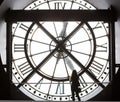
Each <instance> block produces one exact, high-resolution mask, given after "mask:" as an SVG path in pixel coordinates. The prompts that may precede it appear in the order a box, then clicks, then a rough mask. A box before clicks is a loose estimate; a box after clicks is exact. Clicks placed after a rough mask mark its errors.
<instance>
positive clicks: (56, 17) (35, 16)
mask: <svg viewBox="0 0 120 102" xmlns="http://www.w3.org/2000/svg"><path fill="white" fill-rule="evenodd" d="M116 20H117V18H116V14H115V13H114V12H113V10H8V11H7V13H6V16H5V21H6V22H17V21H106V22H110V21H116Z"/></svg>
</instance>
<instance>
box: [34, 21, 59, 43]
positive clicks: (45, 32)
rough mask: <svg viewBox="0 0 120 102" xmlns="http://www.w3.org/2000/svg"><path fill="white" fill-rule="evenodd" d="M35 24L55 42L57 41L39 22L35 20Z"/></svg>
mask: <svg viewBox="0 0 120 102" xmlns="http://www.w3.org/2000/svg"><path fill="white" fill-rule="evenodd" d="M36 23H37V25H38V26H39V27H40V28H41V29H42V30H43V31H44V32H45V34H47V35H48V36H49V37H50V38H51V39H52V40H53V41H54V42H55V43H59V42H58V41H57V40H56V38H55V37H54V36H53V35H52V34H51V33H50V32H49V31H48V30H47V29H46V28H44V27H43V26H42V25H41V24H40V23H39V22H36Z"/></svg>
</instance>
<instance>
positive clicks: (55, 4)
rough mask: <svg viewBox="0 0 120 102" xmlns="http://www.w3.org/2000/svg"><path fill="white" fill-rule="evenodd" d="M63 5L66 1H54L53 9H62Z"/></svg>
mask: <svg viewBox="0 0 120 102" xmlns="http://www.w3.org/2000/svg"><path fill="white" fill-rule="evenodd" d="M65 5H66V3H62V2H56V3H54V6H55V10H59V9H64V8H65Z"/></svg>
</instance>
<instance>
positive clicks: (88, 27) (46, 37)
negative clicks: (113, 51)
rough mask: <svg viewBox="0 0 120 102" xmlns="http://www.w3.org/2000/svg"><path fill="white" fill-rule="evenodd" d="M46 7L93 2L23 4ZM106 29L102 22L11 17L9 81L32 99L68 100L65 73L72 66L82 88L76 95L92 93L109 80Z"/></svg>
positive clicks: (89, 7)
mask: <svg viewBox="0 0 120 102" xmlns="http://www.w3.org/2000/svg"><path fill="white" fill-rule="evenodd" d="M45 9H48V10H52V9H53V10H69V9H71V10H76V9H77V10H93V9H96V8H95V7H94V6H92V5H91V4H89V3H88V2H85V1H84V0H43V1H42V0H36V1H35V2H33V3H31V4H29V5H28V6H27V7H26V8H25V10H45ZM66 16H67V15H66ZM108 32H109V31H108V24H107V23H104V22H87V23H84V22H82V21H66V22H63V21H59V22H58V21H55V22H53V21H42V22H41V21H39V22H17V23H13V25H12V34H13V35H12V73H13V78H12V80H13V83H14V84H15V85H16V86H17V87H18V88H19V89H20V90H21V91H22V92H23V93H25V94H26V95H28V96H29V97H30V98H32V99H34V100H54V101H59V100H62V101H70V100H72V99H71V88H70V81H69V78H70V76H71V73H72V71H73V69H75V70H76V71H77V73H78V74H79V81H80V86H81V89H82V91H81V93H80V94H79V95H80V97H81V100H83V101H85V100H89V99H91V98H92V97H94V96H95V95H97V94H98V93H100V92H101V91H102V90H103V89H104V88H105V87H106V86H107V85H108V83H109V79H108V77H109V74H108V72H109V59H108V57H109V39H108V36H109V34H108Z"/></svg>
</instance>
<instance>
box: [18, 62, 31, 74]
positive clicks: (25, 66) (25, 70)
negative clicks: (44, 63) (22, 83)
mask: <svg viewBox="0 0 120 102" xmlns="http://www.w3.org/2000/svg"><path fill="white" fill-rule="evenodd" d="M18 68H19V70H20V71H21V73H22V74H23V75H26V74H29V73H30V72H31V71H32V68H31V66H30V65H29V63H28V62H27V61H26V62H23V63H22V64H20V65H19V66H18Z"/></svg>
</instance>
